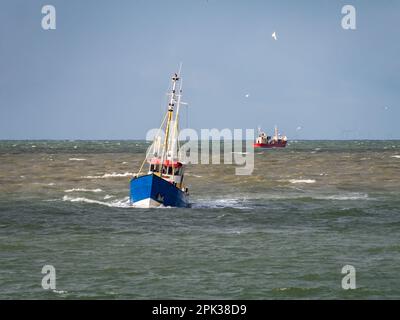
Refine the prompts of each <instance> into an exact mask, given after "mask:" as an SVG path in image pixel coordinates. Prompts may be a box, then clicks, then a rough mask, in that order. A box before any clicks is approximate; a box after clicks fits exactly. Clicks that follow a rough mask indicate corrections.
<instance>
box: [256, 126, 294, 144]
mask: <svg viewBox="0 0 400 320" xmlns="http://www.w3.org/2000/svg"><path fill="white" fill-rule="evenodd" d="M286 144H287V137H286V136H282V135H280V134H279V133H278V127H277V126H275V132H274V135H273V136H272V137H270V136H267V135H266V134H265V132H263V131H262V130H261V128H258V137H257V139H256V141H255V143H254V144H253V146H254V148H284V147H286Z"/></svg>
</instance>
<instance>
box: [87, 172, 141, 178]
mask: <svg viewBox="0 0 400 320" xmlns="http://www.w3.org/2000/svg"><path fill="white" fill-rule="evenodd" d="M134 175H136V173H133V172H124V173H116V172H113V173H105V174H103V175H101V176H83V177H82V178H84V179H107V178H121V177H131V176H134Z"/></svg>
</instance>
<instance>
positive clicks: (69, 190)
mask: <svg viewBox="0 0 400 320" xmlns="http://www.w3.org/2000/svg"><path fill="white" fill-rule="evenodd" d="M64 192H67V193H70V192H96V193H97V192H103V190H101V189H85V188H72V189H68V190H64Z"/></svg>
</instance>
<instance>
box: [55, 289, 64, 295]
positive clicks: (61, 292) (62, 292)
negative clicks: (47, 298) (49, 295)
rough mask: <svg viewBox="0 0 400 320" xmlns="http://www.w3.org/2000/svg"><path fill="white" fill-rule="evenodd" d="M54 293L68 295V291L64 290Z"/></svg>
mask: <svg viewBox="0 0 400 320" xmlns="http://www.w3.org/2000/svg"><path fill="white" fill-rule="evenodd" d="M53 292H54V293H57V294H66V293H68V291H64V290H55V289H54V290H53Z"/></svg>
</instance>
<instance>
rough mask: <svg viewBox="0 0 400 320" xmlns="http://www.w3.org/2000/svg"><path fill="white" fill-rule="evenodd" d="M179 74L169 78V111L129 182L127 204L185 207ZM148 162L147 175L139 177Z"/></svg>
mask: <svg viewBox="0 0 400 320" xmlns="http://www.w3.org/2000/svg"><path fill="white" fill-rule="evenodd" d="M179 81H180V75H178V74H176V73H175V74H174V75H173V77H172V87H171V91H170V93H169V97H170V99H169V103H168V111H167V114H166V115H165V117H164V120H163V122H162V124H161V127H160V129H159V131H158V133H157V134H156V136H155V138H154V141H153V144H152V145H151V147H150V148H149V150H148V152H147V154H146V158H145V160H144V161H143V164H142V166H141V168H140V170H139V172H138V174H137V175H136V176H135V177H134V178H133V179H132V180H131V182H130V202H131V204H132V205H133V206H135V207H142V208H151V207H158V206H161V205H163V206H169V207H188V206H189V191H188V188H186V187H185V185H184V170H185V164H184V163H183V161H181V160H180V158H181V157H180V152H179V151H180V146H179V139H178V136H179V109H180V104H181V97H182V82H181V83H180V87H179V91H178V94H177V92H176V91H177V83H178V82H179ZM146 162H147V163H148V172H147V174H141V171H142V169H143V166H144V164H145V163H146Z"/></svg>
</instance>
